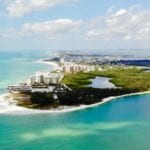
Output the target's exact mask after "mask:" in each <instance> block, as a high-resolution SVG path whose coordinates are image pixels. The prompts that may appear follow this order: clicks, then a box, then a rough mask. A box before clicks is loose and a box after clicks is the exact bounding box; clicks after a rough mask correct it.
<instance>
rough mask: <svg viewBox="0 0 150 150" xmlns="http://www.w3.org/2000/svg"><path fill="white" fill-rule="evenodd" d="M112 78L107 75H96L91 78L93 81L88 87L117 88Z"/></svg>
mask: <svg viewBox="0 0 150 150" xmlns="http://www.w3.org/2000/svg"><path fill="white" fill-rule="evenodd" d="M109 80H110V78H107V77H95V78H94V79H91V80H90V81H91V82H92V83H91V84H90V85H88V87H93V88H116V87H115V85H114V84H113V83H111V82H110V81H109Z"/></svg>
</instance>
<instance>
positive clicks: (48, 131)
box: [0, 94, 150, 150]
mask: <svg viewBox="0 0 150 150" xmlns="http://www.w3.org/2000/svg"><path fill="white" fill-rule="evenodd" d="M149 108H150V95H149V94H147V95H139V96H131V97H124V98H120V100H118V101H116V100H114V101H111V102H109V103H107V104H104V105H102V106H98V107H94V108H89V109H85V110H80V111H76V112H69V113H62V114H35V115H24V116H22V115H2V116H0V149H1V150H34V149H35V150H149V149H150V142H149V139H150V109H149Z"/></svg>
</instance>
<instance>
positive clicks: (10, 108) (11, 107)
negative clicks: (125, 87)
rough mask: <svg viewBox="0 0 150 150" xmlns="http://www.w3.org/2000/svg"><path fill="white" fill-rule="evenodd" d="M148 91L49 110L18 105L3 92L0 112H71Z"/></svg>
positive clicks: (22, 113) (0, 100) (10, 113)
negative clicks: (89, 103)
mask: <svg viewBox="0 0 150 150" xmlns="http://www.w3.org/2000/svg"><path fill="white" fill-rule="evenodd" d="M149 93H150V91H146V92H139V93H134V94H126V95H122V96H116V97H108V98H104V99H103V100H102V101H101V102H99V103H95V104H91V105H80V106H60V107H58V108H56V109H50V110H40V109H28V108H24V107H20V106H17V105H16V102H15V100H13V99H12V97H11V96H10V94H9V93H7V94H3V95H2V96H0V114H9V115H13V114H14V115H28V114H39V113H50V114H52V113H66V112H72V111H78V110H82V109H87V108H91V107H97V106H99V105H102V104H105V103H107V102H109V101H112V100H114V99H115V100H119V98H121V97H127V96H134V95H141V94H149Z"/></svg>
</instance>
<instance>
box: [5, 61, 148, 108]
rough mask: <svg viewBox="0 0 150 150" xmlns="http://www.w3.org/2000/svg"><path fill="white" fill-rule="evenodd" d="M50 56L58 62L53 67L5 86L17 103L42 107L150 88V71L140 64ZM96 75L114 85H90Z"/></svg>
mask: <svg viewBox="0 0 150 150" xmlns="http://www.w3.org/2000/svg"><path fill="white" fill-rule="evenodd" d="M53 60H55V61H56V62H55V63H56V64H57V67H56V68H57V69H55V70H54V71H52V72H38V73H36V74H35V75H34V76H32V77H31V78H30V79H29V80H28V81H27V82H25V83H20V84H19V85H13V86H9V87H8V90H9V92H10V93H11V95H12V96H13V99H14V100H15V101H16V103H17V105H19V106H22V107H27V108H33V109H43V110H49V109H53V108H56V109H57V108H59V107H61V106H80V105H91V104H95V103H99V102H102V101H103V99H104V98H107V97H111V96H121V95H125V94H131V93H137V92H144V91H148V90H149V89H150V72H148V71H145V69H143V68H139V67H135V66H122V65H120V64H119V65H118V64H117V65H114V64H113V65H108V64H107V65H106V64H105V65H104V64H101V65H100V64H95V63H94V64H91V63H89V64H88V63H87V64H85V62H84V61H82V62H80V61H74V60H73V61H68V60H65V59H64V58H57V59H56V58H55V59H53ZM58 60H59V61H58ZM83 60H84V59H83ZM50 61H52V60H44V62H50ZM86 62H87V60H86ZM96 77H105V78H106V77H107V78H108V81H109V82H110V83H112V84H114V87H113V88H112V87H109V86H108V87H107V88H106V87H104V88H103V87H102V86H101V87H100V88H99V87H97V88H95V87H90V86H89V85H90V84H91V83H92V82H91V79H93V80H94V79H95V78H96ZM99 84H101V82H100V83H99Z"/></svg>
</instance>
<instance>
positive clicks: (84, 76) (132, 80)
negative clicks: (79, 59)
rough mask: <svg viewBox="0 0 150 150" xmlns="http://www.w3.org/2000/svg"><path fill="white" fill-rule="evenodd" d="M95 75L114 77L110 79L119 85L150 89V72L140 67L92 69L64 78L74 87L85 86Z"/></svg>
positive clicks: (66, 82) (143, 89) (142, 89)
mask: <svg viewBox="0 0 150 150" xmlns="http://www.w3.org/2000/svg"><path fill="white" fill-rule="evenodd" d="M95 76H103V77H110V78H112V79H111V80H110V81H111V82H112V83H114V84H115V85H116V86H118V87H124V88H130V89H138V90H139V91H146V90H149V89H150V73H149V72H144V71H143V70H142V69H138V68H128V69H124V68H113V69H107V70H105V71H92V72H89V73H83V72H80V73H77V74H68V75H66V76H65V77H64V79H63V80H62V82H63V83H65V84H66V85H68V86H70V87H72V88H74V87H76V88H79V87H85V86H86V85H88V84H90V83H91V82H90V79H91V78H94V77H95Z"/></svg>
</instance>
